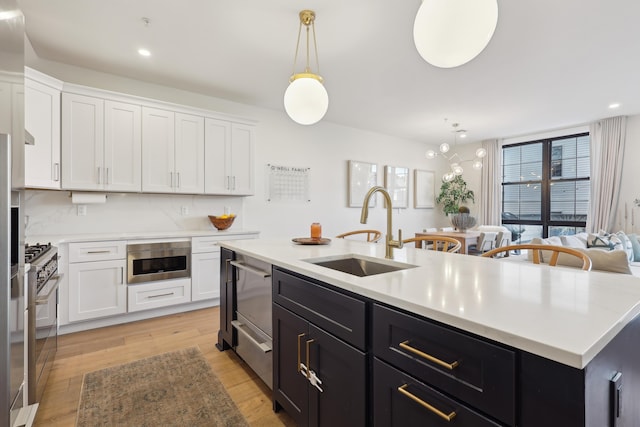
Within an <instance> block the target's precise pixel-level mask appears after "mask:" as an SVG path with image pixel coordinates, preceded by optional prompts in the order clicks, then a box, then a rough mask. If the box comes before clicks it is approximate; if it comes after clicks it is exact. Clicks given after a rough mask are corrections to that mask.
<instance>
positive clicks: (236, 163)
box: [230, 123, 254, 195]
mask: <svg viewBox="0 0 640 427" xmlns="http://www.w3.org/2000/svg"><path fill="white" fill-rule="evenodd" d="M230 163H231V193H232V194H238V195H252V194H253V193H254V188H253V127H252V126H247V125H243V124H239V123H233V124H232V125H231V162H230Z"/></svg>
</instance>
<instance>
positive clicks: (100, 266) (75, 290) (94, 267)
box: [69, 260, 127, 322]
mask: <svg viewBox="0 0 640 427" xmlns="http://www.w3.org/2000/svg"><path fill="white" fill-rule="evenodd" d="M126 312H127V283H126V261H125V260H113V261H95V262H82V263H76V264H69V321H71V322H75V321H78V320H89V319H95V318H99V317H104V316H113V315H116V314H123V313H126Z"/></svg>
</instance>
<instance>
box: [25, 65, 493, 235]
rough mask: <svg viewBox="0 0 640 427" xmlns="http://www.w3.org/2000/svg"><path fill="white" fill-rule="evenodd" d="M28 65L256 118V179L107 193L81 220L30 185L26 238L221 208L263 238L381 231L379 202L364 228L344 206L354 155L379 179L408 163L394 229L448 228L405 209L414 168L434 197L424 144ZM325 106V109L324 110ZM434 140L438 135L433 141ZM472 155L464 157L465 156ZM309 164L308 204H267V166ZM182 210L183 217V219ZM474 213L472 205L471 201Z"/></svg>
mask: <svg viewBox="0 0 640 427" xmlns="http://www.w3.org/2000/svg"><path fill="white" fill-rule="evenodd" d="M28 66H30V67H32V68H34V69H37V70H38V71H41V72H44V73H45V74H49V75H52V76H54V77H56V78H58V79H60V80H63V81H65V82H69V83H75V84H84V85H88V86H93V87H98V88H102V89H107V90H112V91H119V92H125V93H130V94H134V95H138V96H144V97H149V98H153V99H159V100H163V101H168V102H175V103H180V104H185V105H191V106H195V107H200V108H207V109H211V110H213V111H218V112H221V113H227V114H233V115H239V116H244V117H248V118H252V119H256V120H258V124H257V130H256V132H257V133H256V156H255V160H256V161H255V176H256V194H255V196H251V197H238V198H234V197H218V196H184V195H147V194H110V195H109V197H108V198H107V203H106V204H103V205H89V206H88V211H87V215H86V216H78V215H77V208H76V206H74V205H71V202H70V199H69V197H68V195H69V192H67V191H61V192H54V191H28V193H27V201H26V214H27V215H28V216H29V224H28V226H27V230H26V232H27V236H37V235H43V234H47V235H49V234H78V233H81V234H84V233H95V232H96V231H98V232H127V231H137V230H143V231H165V230H166V231H177V230H193V229H208V228H210V227H211V226H210V225H209V223H208V220H207V218H206V215H208V214H220V213H222V212H223V208H224V207H225V206H229V207H231V209H232V211H233V212H236V213H237V214H238V219H237V220H236V223H234V225H233V227H234V228H244V229H246V230H258V231H260V232H261V233H262V234H261V235H262V236H264V237H272V236H283V237H302V236H307V235H308V234H309V226H310V224H311V223H312V222H320V223H321V224H322V225H323V235H324V236H327V237H332V236H335V235H336V234H338V233H341V232H344V231H348V230H352V229H357V228H377V229H380V230H383V231H384V230H385V229H386V215H385V210H384V209H383V207H382V206H383V204H382V198H381V196H380V195H376V197H378V198H379V200H378V203H377V207H376V208H374V209H372V210H371V212H370V214H369V222H368V224H367V225H361V224H360V223H359V219H360V209H359V208H348V207H347V161H348V160H360V161H366V162H370V163H375V164H377V165H378V167H379V176H378V184H379V185H383V176H382V170H383V167H384V166H385V165H392V166H402V167H408V168H409V169H410V173H411V182H410V188H409V191H410V193H411V196H410V200H409V208H408V209H394V235H396V234H397V229H398V228H402V229H403V232H404V235H405V236H406V237H409V236H410V235H412V234H413V233H414V232H416V231H420V230H422V229H423V228H425V227H431V226H445V225H449V224H448V221H447V220H446V218H445V217H444V215H443V214H442V213H441V210H440V208H439V207H436V208H435V209H414V208H413V184H414V183H413V170H414V169H423V170H434V171H435V172H436V181H437V183H436V189H435V191H436V194H437V192H438V189H439V177H441V176H442V174H443V173H444V171H445V168H447V167H448V164H447V163H446V162H444V161H443V160H442V159H435V160H427V159H425V157H424V152H425V151H426V149H427V148H428V144H426V143H423V142H416V141H410V140H406V139H401V138H396V137H392V136H388V135H382V134H378V133H373V132H369V131H364V130H359V129H354V128H349V127H345V126H341V125H337V124H334V123H330V122H327V121H321V122H320V123H318V124H316V125H313V126H301V125H298V124H296V123H294V122H293V121H291V120H290V119H289V118H288V117H287V116H286V114H285V113H284V110H282V111H275V110H266V109H261V108H256V107H252V106H248V105H242V104H237V103H232V102H228V101H225V100H220V99H216V98H211V97H206V96H202V95H200V94H194V93H190V92H184V91H180V90H176V89H172V88H167V87H162V86H157V85H153V84H149V83H144V82H140V81H135V80H130V79H125V78H121V77H117V76H112V75H107V74H103V73H99V72H96V71H92V70H86V69H81V68H77V67H72V66H68V65H65V64H59V63H53V62H49V61H44V60H40V59H38V58H33V57H32V58H30V60H28ZM329 108H331V107H329ZM439 142H442V141H436V142H435V143H439ZM475 148H476V145H475V144H473V145H471V146H466V145H465V146H459V150H457V151H458V152H459V153H460V154H463V152H464V153H465V154H464V156H463V157H469V158H472V157H473V152H474V151H475ZM467 152H468V153H470V154H466V153H467ZM268 163H271V164H277V165H283V166H295V167H310V168H311V172H310V184H311V191H310V195H311V201H310V202H268V201H267V200H266V194H265V185H266V182H265V179H266V171H265V166H266V165H267V164H268ZM464 176H465V179H467V181H468V182H469V184H470V186H471V188H472V189H474V190H475V191H476V196H477V197H479V184H476V183H479V182H480V175H479V173H478V172H477V171H473V170H472V168H471V167H470V164H468V167H467V168H466V170H465V175H464ZM183 206H187V207H188V209H189V211H190V213H189V214H188V215H181V208H182V207H183ZM471 207H472V210H473V206H471Z"/></svg>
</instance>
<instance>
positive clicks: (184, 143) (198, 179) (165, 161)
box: [142, 107, 204, 194]
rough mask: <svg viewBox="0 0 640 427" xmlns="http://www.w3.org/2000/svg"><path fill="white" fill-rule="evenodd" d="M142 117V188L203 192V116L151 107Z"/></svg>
mask: <svg viewBox="0 0 640 427" xmlns="http://www.w3.org/2000/svg"><path fill="white" fill-rule="evenodd" d="M142 116H143V117H142V135H143V136H142V146H143V148H142V152H143V167H142V169H143V171H144V175H143V180H142V190H143V191H145V192H154V193H191V194H193V193H202V192H203V191H204V156H203V154H204V118H203V117H200V116H194V115H190V114H183V113H176V112H173V111H167V110H161V109H157V108H149V107H144V108H143V109H142Z"/></svg>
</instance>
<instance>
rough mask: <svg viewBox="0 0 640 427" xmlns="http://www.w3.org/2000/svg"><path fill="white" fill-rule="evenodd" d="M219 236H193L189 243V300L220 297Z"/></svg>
mask: <svg viewBox="0 0 640 427" xmlns="http://www.w3.org/2000/svg"><path fill="white" fill-rule="evenodd" d="M219 241H220V238H219V237H218V238H212V237H194V238H193V240H192V243H191V247H192V252H193V253H192V254H191V301H200V300H204V299H211V298H220V246H218V242H219Z"/></svg>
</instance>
